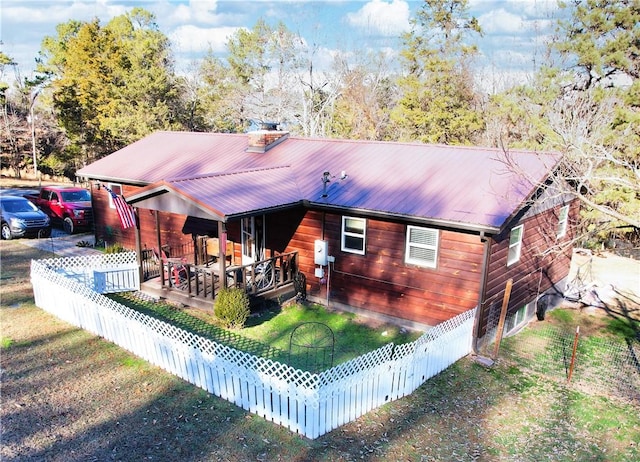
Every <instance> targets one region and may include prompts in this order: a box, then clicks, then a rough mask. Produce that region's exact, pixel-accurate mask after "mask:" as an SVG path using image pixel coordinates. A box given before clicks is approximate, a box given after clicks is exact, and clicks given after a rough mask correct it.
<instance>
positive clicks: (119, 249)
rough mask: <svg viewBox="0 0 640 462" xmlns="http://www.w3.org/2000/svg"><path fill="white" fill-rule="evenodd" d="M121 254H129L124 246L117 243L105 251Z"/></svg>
mask: <svg viewBox="0 0 640 462" xmlns="http://www.w3.org/2000/svg"><path fill="white" fill-rule="evenodd" d="M121 252H128V250H127V249H125V248H124V247H123V246H122V244H120V243H119V242H116V243H115V244H113V245H110V246H108V247H106V248H105V249H104V253H121Z"/></svg>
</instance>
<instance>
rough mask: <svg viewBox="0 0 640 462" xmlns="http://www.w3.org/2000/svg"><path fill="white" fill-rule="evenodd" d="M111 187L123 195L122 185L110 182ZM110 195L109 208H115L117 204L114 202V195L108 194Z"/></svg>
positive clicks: (117, 194) (116, 193)
mask: <svg viewBox="0 0 640 462" xmlns="http://www.w3.org/2000/svg"><path fill="white" fill-rule="evenodd" d="M109 189H110V190H111V191H113V193H114V194H115V195H116V196H121V195H122V185H120V184H117V183H109ZM107 195H108V196H109V208H111V209H115V208H116V205H115V204H114V203H113V197H112V196H111V194H107Z"/></svg>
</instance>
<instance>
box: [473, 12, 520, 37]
mask: <svg viewBox="0 0 640 462" xmlns="http://www.w3.org/2000/svg"><path fill="white" fill-rule="evenodd" d="M478 22H479V23H480V27H481V28H482V31H483V32H484V33H485V34H514V33H517V32H522V31H523V30H524V24H525V22H524V20H523V19H522V18H521V17H520V16H518V15H515V14H513V13H509V12H508V11H506V10H504V9H503V8H500V9H498V10H493V11H490V12H489V13H485V14H483V15H481V16H480V17H479V18H478Z"/></svg>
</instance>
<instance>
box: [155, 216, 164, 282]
mask: <svg viewBox="0 0 640 462" xmlns="http://www.w3.org/2000/svg"><path fill="white" fill-rule="evenodd" d="M153 218H154V219H155V222H156V244H157V246H158V258H159V259H160V281H161V284H162V287H164V284H165V282H166V281H165V279H164V262H163V261H162V242H161V241H160V214H159V213H158V211H157V210H154V211H153Z"/></svg>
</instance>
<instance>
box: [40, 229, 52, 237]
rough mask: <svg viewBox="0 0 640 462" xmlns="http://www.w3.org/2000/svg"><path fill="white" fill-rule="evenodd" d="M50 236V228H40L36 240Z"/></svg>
mask: <svg viewBox="0 0 640 462" xmlns="http://www.w3.org/2000/svg"><path fill="white" fill-rule="evenodd" d="M49 236H51V228H42V229H41V230H40V231H38V239H43V238H46V237H49Z"/></svg>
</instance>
